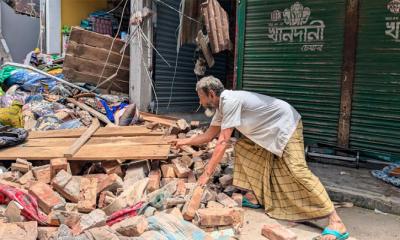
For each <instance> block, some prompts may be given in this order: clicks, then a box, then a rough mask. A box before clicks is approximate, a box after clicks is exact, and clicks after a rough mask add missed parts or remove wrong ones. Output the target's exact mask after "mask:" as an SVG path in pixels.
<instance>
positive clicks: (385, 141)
mask: <svg viewBox="0 0 400 240" xmlns="http://www.w3.org/2000/svg"><path fill="white" fill-rule="evenodd" d="M399 28H400V1H398V0H397V1H396V0H395V1H376V0H362V1H360V21H359V33H358V48H357V60H356V76H355V81H354V94H353V106H352V116H351V129H350V146H351V147H352V148H354V149H362V150H365V151H367V152H371V153H373V154H372V155H373V156H374V157H377V156H378V157H380V158H381V159H384V160H388V161H394V160H396V159H397V160H400V147H399V146H400V66H399V63H400V33H399V31H400V29H399Z"/></svg>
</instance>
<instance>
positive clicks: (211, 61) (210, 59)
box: [196, 30, 215, 68]
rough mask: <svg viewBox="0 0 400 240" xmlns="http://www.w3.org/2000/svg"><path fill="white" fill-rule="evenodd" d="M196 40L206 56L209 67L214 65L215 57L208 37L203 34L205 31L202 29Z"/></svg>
mask: <svg viewBox="0 0 400 240" xmlns="http://www.w3.org/2000/svg"><path fill="white" fill-rule="evenodd" d="M196 42H197V44H198V45H199V47H200V49H201V51H202V52H203V55H204V57H205V58H206V61H207V64H208V67H210V68H211V67H213V66H214V64H215V60H214V57H213V55H212V53H211V51H210V49H209V48H208V42H207V41H206V37H205V36H204V34H203V31H202V30H200V31H199V32H198V34H197V37H196Z"/></svg>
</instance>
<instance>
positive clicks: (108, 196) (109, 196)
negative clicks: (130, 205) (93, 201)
mask: <svg viewBox="0 0 400 240" xmlns="http://www.w3.org/2000/svg"><path fill="white" fill-rule="evenodd" d="M115 198H116V196H114V194H113V193H112V192H110V191H103V192H101V193H100V196H99V202H98V205H97V206H98V207H99V208H104V207H106V206H108V205H109V204H110V203H112V202H113V201H114V200H115Z"/></svg>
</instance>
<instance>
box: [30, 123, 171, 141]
mask: <svg viewBox="0 0 400 240" xmlns="http://www.w3.org/2000/svg"><path fill="white" fill-rule="evenodd" d="M85 131H86V128H76V129H62V130H50V131H34V132H31V133H30V134H29V136H28V139H35V138H78V137H80V136H81V135H82V134H83V132H85ZM161 135H163V133H162V132H155V131H152V130H150V129H148V128H146V127H142V126H124V127H102V128H100V129H99V130H97V131H96V132H95V133H94V134H93V136H94V137H117V136H121V137H134V136H161Z"/></svg>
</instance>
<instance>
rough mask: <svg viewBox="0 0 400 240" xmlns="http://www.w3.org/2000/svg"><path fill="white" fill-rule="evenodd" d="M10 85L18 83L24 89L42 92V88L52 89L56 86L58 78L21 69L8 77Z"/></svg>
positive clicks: (7, 80)
mask: <svg viewBox="0 0 400 240" xmlns="http://www.w3.org/2000/svg"><path fill="white" fill-rule="evenodd" d="M5 83H6V84H7V85H8V86H12V85H14V84H18V85H19V86H21V88H22V89H24V90H26V91H31V92H38V91H39V92H40V89H41V88H43V89H44V88H46V87H47V88H48V89H49V90H50V91H51V90H52V89H53V88H54V87H55V86H56V80H54V79H52V78H49V77H46V76H44V75H42V74H39V73H36V72H31V71H28V70H25V69H19V70H17V71H15V72H13V74H12V75H11V76H10V77H9V78H7V79H6V81H5Z"/></svg>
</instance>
